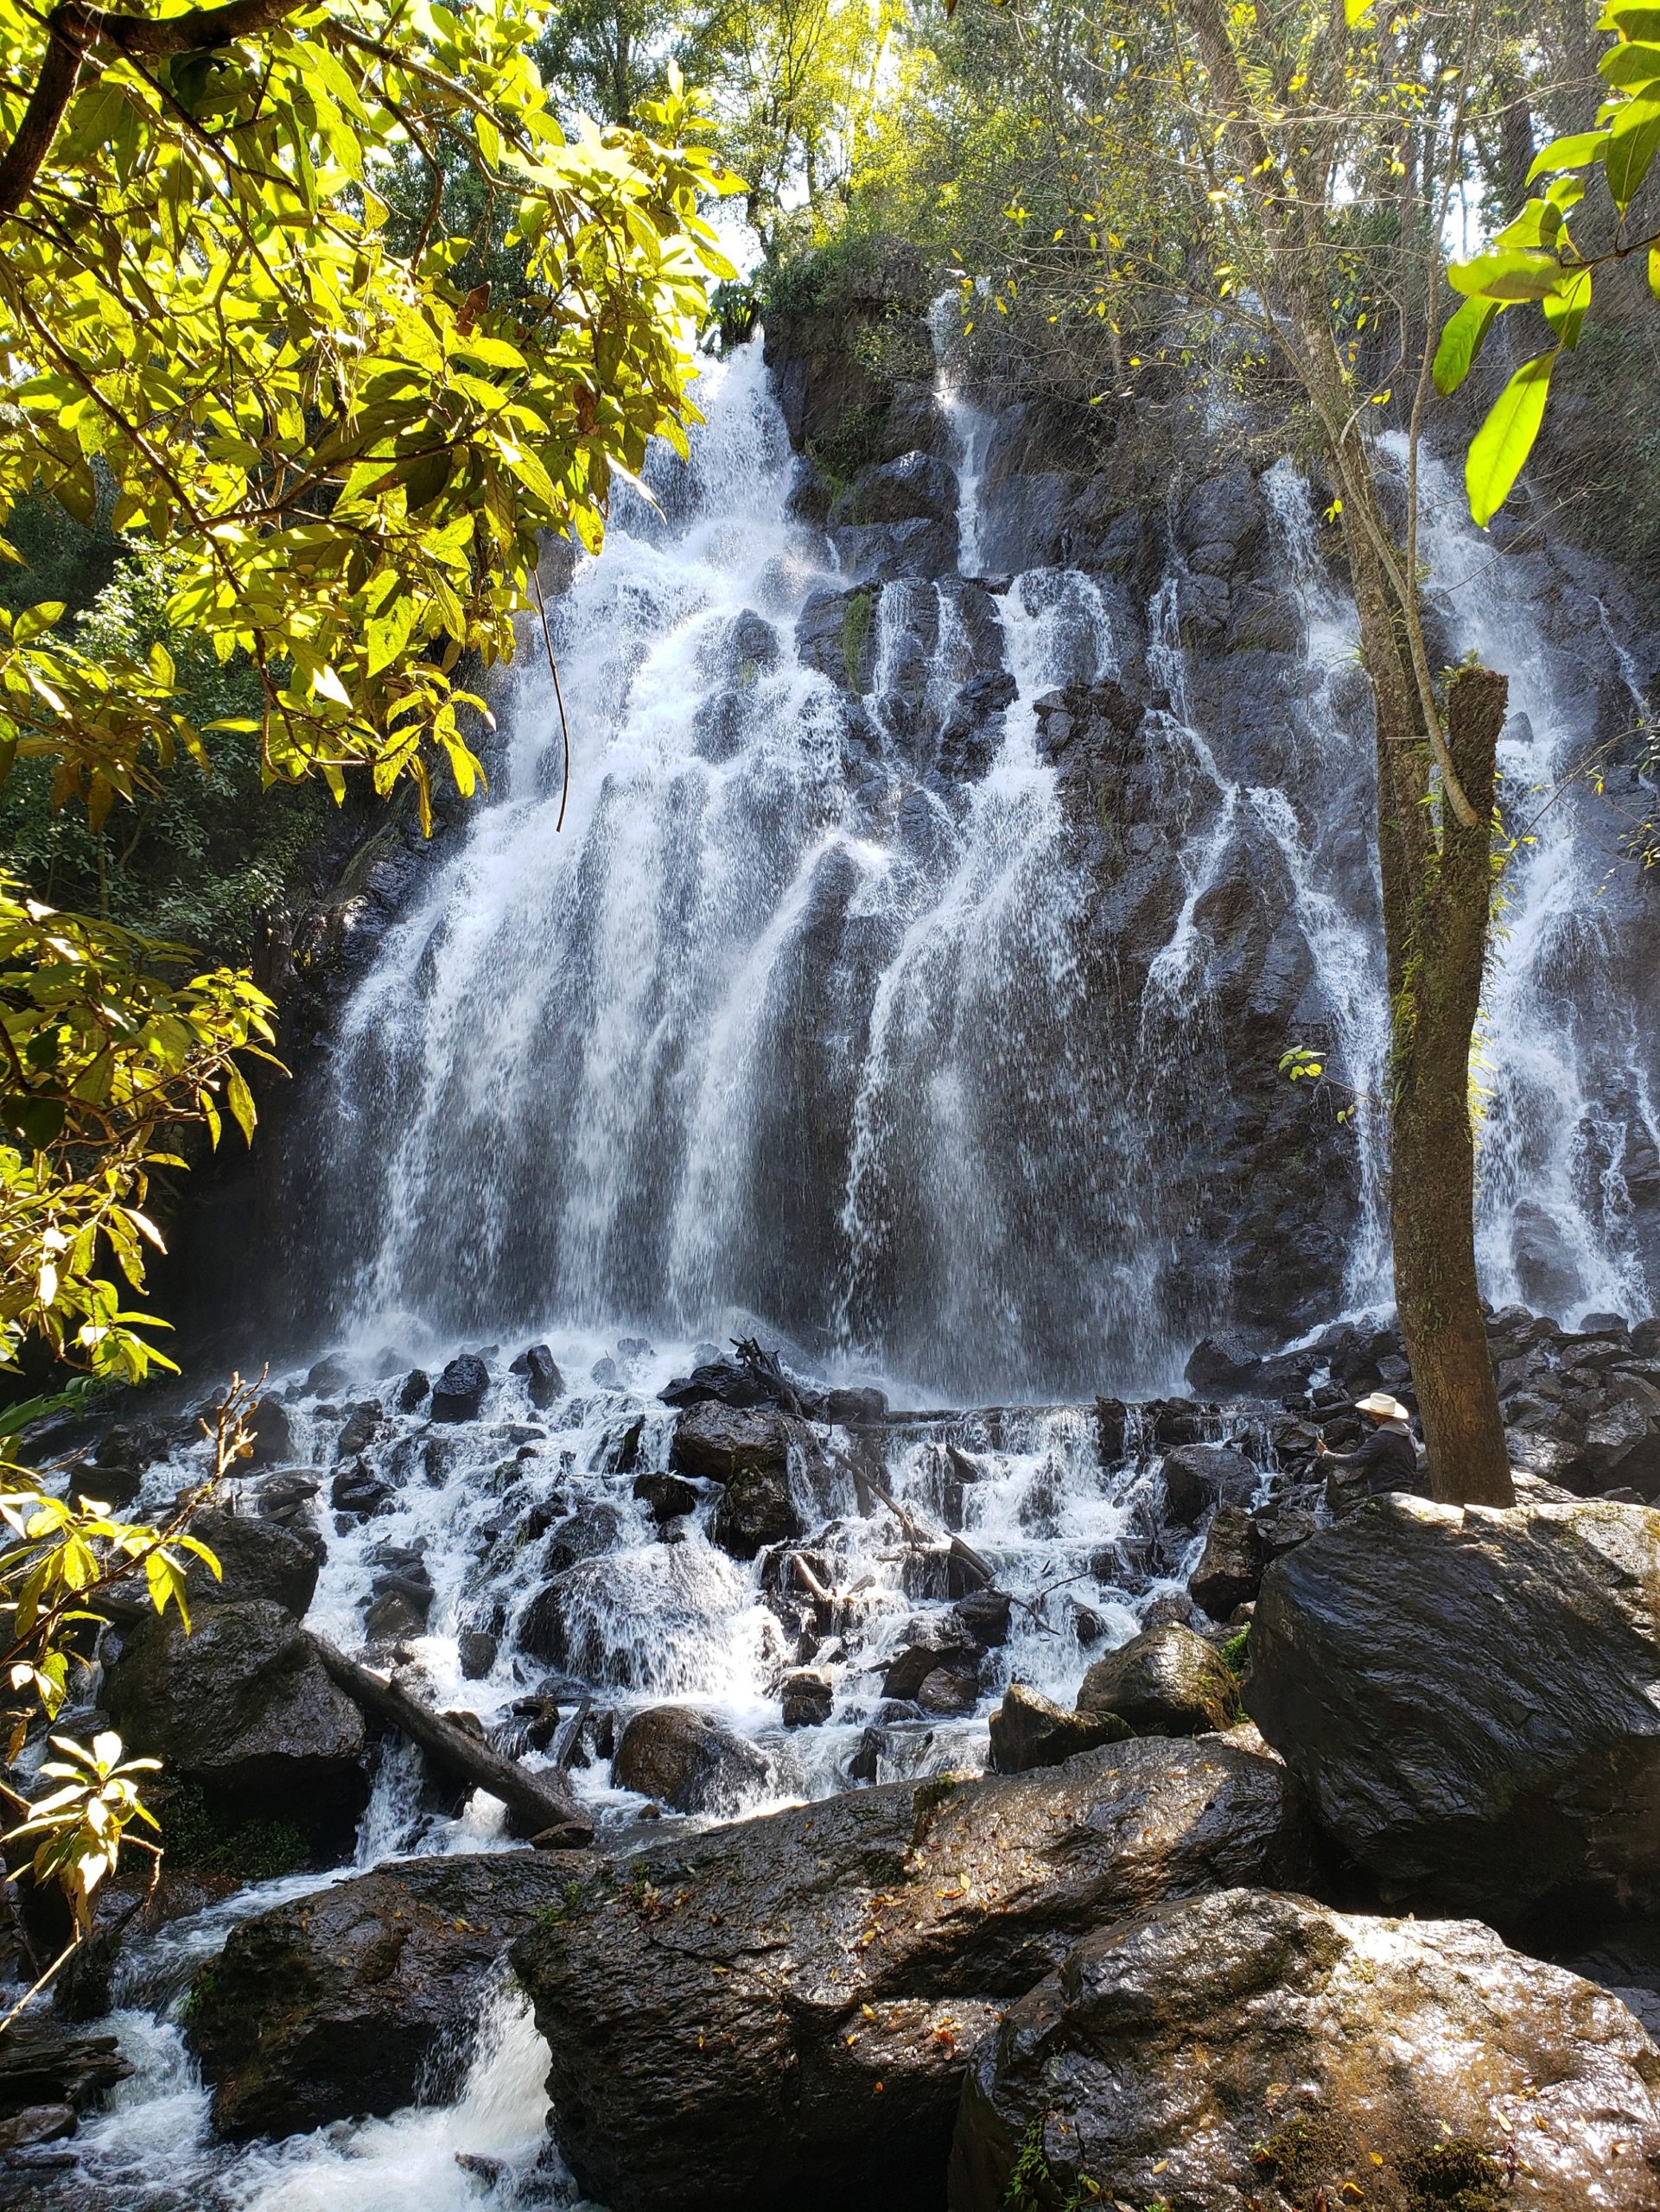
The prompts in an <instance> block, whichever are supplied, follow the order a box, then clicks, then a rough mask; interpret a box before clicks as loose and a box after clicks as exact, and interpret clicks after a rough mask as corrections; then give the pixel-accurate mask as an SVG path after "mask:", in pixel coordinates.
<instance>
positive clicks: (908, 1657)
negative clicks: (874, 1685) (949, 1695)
mask: <svg viewBox="0 0 1660 2212" xmlns="http://www.w3.org/2000/svg"><path fill="white" fill-rule="evenodd" d="M983 1650H984V1646H983V1644H982V1643H981V1642H980V1640H979V1638H978V1637H976V1636H974V1635H973V1634H971V1633H970V1631H969V1630H966V1629H965V1628H964V1625H963V1623H962V1622H961V1620H959V1619H958V1618H957V1614H956V1612H955V1611H952V1612H950V1613H930V1614H925V1615H924V1616H922V1617H921V1618H919V1619H916V1620H913V1622H912V1623H911V1624H910V1625H909V1626H908V1627H907V1628H906V1631H905V1635H904V1638H903V1640H902V1642H901V1643H900V1648H899V1649H898V1650H897V1651H896V1652H895V1653H894V1656H893V1657H892V1658H891V1659H890V1660H889V1661H888V1662H887V1666H886V1667H885V1669H883V1672H882V1695H883V1696H884V1697H905V1698H913V1697H915V1696H916V1694H917V1693H918V1691H919V1690H920V1689H921V1688H922V1685H923V1683H924V1682H925V1681H926V1680H927V1679H928V1677H929V1675H932V1674H935V1673H938V1672H940V1671H942V1670H943V1671H944V1672H945V1673H947V1674H952V1675H958V1676H959V1677H961V1678H962V1679H964V1681H967V1682H969V1683H970V1685H971V1686H972V1687H973V1688H976V1689H977V1688H978V1686H979V1681H980V1661H981V1657H982V1656H983Z"/></svg>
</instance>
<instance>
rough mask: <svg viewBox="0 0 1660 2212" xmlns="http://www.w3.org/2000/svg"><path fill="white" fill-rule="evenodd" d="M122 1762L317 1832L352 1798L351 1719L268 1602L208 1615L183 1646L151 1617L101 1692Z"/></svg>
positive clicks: (302, 1642) (356, 1752) (357, 1724)
mask: <svg viewBox="0 0 1660 2212" xmlns="http://www.w3.org/2000/svg"><path fill="white" fill-rule="evenodd" d="M104 1701H105V1705H106V1706H107V1707H108V1708H109V1713H110V1717H111V1719H112V1720H113V1722H114V1723H115V1726H117V1727H118V1729H119V1730H120V1731H121V1733H122V1735H123V1737H124V1738H125V1739H126V1742H127V1745H128V1747H129V1749H130V1750H131V1751H137V1752H142V1753H143V1754H145V1755H146V1756H148V1757H150V1758H159V1759H162V1760H163V1761H165V1763H166V1764H167V1766H168V1768H169V1771H170V1772H171V1773H172V1774H173V1775H175V1776H176V1777H180V1778H181V1779H183V1780H185V1781H191V1782H199V1783H202V1784H203V1785H204V1786H207V1787H210V1788H212V1789H215V1790H218V1791H220V1792H231V1793H232V1794H234V1795H235V1796H238V1797H239V1798H244V1799H248V1800H252V1801H255V1802H258V1803H259V1804H262V1805H269V1806H270V1807H271V1808H273V1809H275V1810H277V1811H279V1812H280V1813H281V1814H282V1815H283V1818H284V1819H296V1820H297V1819H304V1820H306V1821H311V1820H313V1818H314V1817H315V1820H316V1821H319V1822H323V1821H327V1820H328V1819H329V1818H330V1817H332V1816H333V1815H336V1814H338V1813H339V1812H340V1810H341V1809H342V1808H351V1807H354V1806H355V1805H357V1804H358V1803H359V1802H361V1800H362V1796H363V1777H362V1774H361V1772H360V1766H359V1763H360V1761H361V1759H362V1756H363V1750H364V1729H363V1716H362V1714H361V1713H359V1711H358V1708H357V1707H356V1706H355V1705H353V1702H352V1700H350V1699H349V1698H348V1697H347V1695H346V1694H345V1693H344V1692H343V1691H341V1690H340V1689H337V1688H335V1686H334V1683H333V1682H332V1681H330V1679H329V1677H328V1674H327V1673H326V1672H325V1670H324V1669H323V1665H322V1662H321V1660H320V1659H319V1658H318V1657H317V1656H316V1653H315V1649H314V1647H313V1645H312V1643H311V1642H310V1639H309V1638H308V1637H307V1636H306V1634H305V1632H304V1631H303V1630H302V1628H301V1627H300V1625H299V1624H298V1622H297V1621H296V1619H295V1618H294V1616H293V1614H292V1613H290V1612H289V1611H287V1610H286V1609H285V1608H284V1607H283V1606H282V1605H276V1604H274V1603H273V1602H272V1601H271V1600H270V1599H263V1598H262V1599H244V1600H242V1601H240V1602H239V1603H236V1604H232V1605H210V1606H207V1608H205V1610H204V1611H202V1612H201V1614H200V1616H199V1618H197V1619H196V1622H195V1626H194V1630H193V1631H192V1632H191V1633H189V1634H187V1633H186V1631H185V1629H184V1626H183V1624H182V1623H181V1621H180V1620H179V1619H178V1618H177V1617H176V1615H175V1614H173V1613H171V1612H169V1613H168V1614H167V1615H166V1616H165V1617H162V1616H156V1617H153V1618H150V1619H149V1620H147V1621H145V1622H144V1623H143V1625H142V1626H140V1627H139V1628H137V1629H136V1630H134V1631H133V1633H132V1634H131V1635H130V1637H128V1638H127V1640H126V1643H125V1645H124V1649H123V1650H122V1654H121V1657H120V1659H119V1660H118V1662H117V1663H116V1665H115V1666H114V1667H113V1668H111V1670H110V1672H109V1674H108V1675H107V1676H106V1678H105V1686H104Z"/></svg>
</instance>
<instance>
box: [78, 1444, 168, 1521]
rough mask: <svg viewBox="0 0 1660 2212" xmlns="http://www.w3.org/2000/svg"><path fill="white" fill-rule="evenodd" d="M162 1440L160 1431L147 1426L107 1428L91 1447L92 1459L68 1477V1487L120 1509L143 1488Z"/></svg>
mask: <svg viewBox="0 0 1660 2212" xmlns="http://www.w3.org/2000/svg"><path fill="white" fill-rule="evenodd" d="M162 1443H163V1439H162V1432H161V1430H160V1429H158V1428H154V1427H149V1426H148V1425H145V1426H143V1427H131V1428H127V1427H117V1428H111V1429H109V1430H108V1431H106V1432H105V1434H104V1435H103V1436H101V1437H99V1440H98V1442H97V1444H96V1445H94V1446H93V1447H92V1459H91V1460H90V1461H89V1462H88V1463H87V1464H86V1466H85V1467H84V1468H81V1469H80V1470H78V1471H76V1473H75V1474H74V1475H73V1477H72V1478H71V1481H70V1488H71V1489H72V1490H74V1491H81V1492H83V1493H84V1494H85V1495H86V1496H87V1497H96V1498H100V1499H102V1500H103V1502H104V1503H105V1505H111V1506H113V1507H115V1509H116V1510H117V1511H118V1512H120V1511H123V1510H125V1508H126V1507H128V1506H130V1504H131V1503H133V1501H134V1499H135V1498H136V1497H137V1495H138V1493H139V1491H141V1490H142V1489H143V1484H144V1476H145V1473H146V1472H147V1471H148V1470H149V1466H150V1465H151V1463H152V1462H153V1461H154V1460H155V1459H157V1458H158V1457H159V1456H160V1453H161V1451H162Z"/></svg>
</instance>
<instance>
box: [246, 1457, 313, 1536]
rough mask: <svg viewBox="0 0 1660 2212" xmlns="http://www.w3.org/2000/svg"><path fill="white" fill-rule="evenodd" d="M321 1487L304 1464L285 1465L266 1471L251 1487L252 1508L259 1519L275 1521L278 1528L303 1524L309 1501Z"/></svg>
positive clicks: (304, 1523)
mask: <svg viewBox="0 0 1660 2212" xmlns="http://www.w3.org/2000/svg"><path fill="white" fill-rule="evenodd" d="M321 1488H322V1484H321V1483H320V1482H319V1481H318V1480H317V1478H316V1477H315V1475H312V1474H308V1473H307V1472H306V1470H305V1469H304V1468H303V1467H284V1468H283V1469H282V1470H281V1471H280V1472H279V1473H277V1474H274V1475H267V1476H266V1478H265V1479H264V1482H262V1483H261V1484H259V1486H258V1489H257V1490H256V1491H254V1500H253V1502H254V1510H255V1512H256V1513H258V1516H259V1518H260V1519H261V1520H262V1521H269V1522H275V1523H276V1524H277V1527H278V1528H305V1527H306V1526H308V1522H309V1519H310V1510H309V1509H310V1505H311V1501H312V1499H313V1498H314V1497H316V1495H317V1494H318V1492H319V1491H321Z"/></svg>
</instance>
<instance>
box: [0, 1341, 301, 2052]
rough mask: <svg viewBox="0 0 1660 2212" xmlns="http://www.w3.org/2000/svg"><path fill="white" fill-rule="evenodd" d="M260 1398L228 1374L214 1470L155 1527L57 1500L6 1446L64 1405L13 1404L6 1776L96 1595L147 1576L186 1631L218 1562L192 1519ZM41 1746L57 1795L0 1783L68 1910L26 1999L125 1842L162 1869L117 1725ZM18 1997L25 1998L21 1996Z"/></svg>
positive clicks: (7, 1429)
mask: <svg viewBox="0 0 1660 2212" xmlns="http://www.w3.org/2000/svg"><path fill="white" fill-rule="evenodd" d="M257 1398H258V1391H257V1390H256V1389H251V1388H249V1387H248V1386H247V1385H245V1384H244V1383H242V1382H241V1381H240V1380H239V1378H237V1377H235V1376H233V1377H232V1382H231V1387H230V1389H229V1390H228V1391H227V1392H226V1396H225V1398H224V1400H223V1401H222V1402H221V1403H220V1404H219V1406H218V1407H217V1408H215V1410H214V1416H213V1425H212V1427H209V1425H208V1423H207V1422H206V1421H204V1422H203V1423H202V1427H203V1431H204V1433H206V1434H207V1435H209V1436H211V1437H212V1438H213V1472H212V1473H211V1474H210V1475H209V1477H208V1478H207V1480H206V1481H205V1482H203V1483H201V1484H198V1485H197V1486H196V1487H195V1488H194V1490H191V1491H187V1492H186V1494H185V1495H184V1496H183V1497H181V1498H178V1499H175V1502H174V1505H173V1509H172V1511H171V1513H170V1514H169V1518H168V1520H167V1522H166V1523H165V1524H164V1525H163V1526H162V1527H161V1528H159V1529H156V1528H150V1527H148V1526H145V1525H143V1524H142V1523H137V1522H124V1521H118V1520H116V1519H114V1518H113V1517H112V1516H111V1513H110V1510H109V1508H108V1507H107V1506H106V1505H105V1504H103V1503H100V1502H99V1500H97V1499H95V1498H88V1497H80V1496H66V1497H54V1496H53V1495H52V1494H51V1493H50V1492H48V1491H47V1490H46V1489H45V1488H43V1486H42V1485H41V1480H40V1478H39V1477H38V1476H36V1475H35V1474H33V1473H31V1472H30V1471H29V1470H28V1469H27V1468H24V1467H22V1466H19V1465H17V1464H16V1462H15V1461H14V1460H13V1459H12V1458H11V1456H10V1451H11V1446H12V1445H13V1443H14V1441H15V1440H16V1438H17V1437H18V1436H19V1435H21V1434H22V1432H23V1430H24V1429H25V1428H26V1427H28V1426H29V1424H30V1423H31V1422H32V1421H35V1420H36V1419H38V1418H39V1417H40V1416H41V1414H42V1413H44V1412H47V1411H49V1410H51V1409H52V1408H53V1406H54V1404H60V1403H61V1402H62V1401H61V1400H58V1401H40V1400H36V1401H33V1402H29V1403H28V1404H26V1405H21V1406H17V1407H14V1408H12V1409H11V1410H10V1412H9V1413H8V1414H6V1415H5V1416H4V1427H3V1431H0V1446H3V1449H4V1457H3V1458H0V1481H3V1483H4V1484H5V1487H4V1489H3V1491H0V1518H3V1520H4V1522H5V1523H6V1525H7V1527H8V1528H9V1529H10V1531H11V1534H12V1535H13V1537H14V1538H15V1540H16V1541H14V1542H13V1543H12V1544H11V1546H10V1548H9V1549H7V1550H6V1551H5V1552H3V1553H0V1613H3V1614H4V1616H5V1617H6V1618H7V1620H8V1621H9V1624H10V1627H9V1634H10V1643H9V1646H8V1648H7V1649H5V1650H4V1651H3V1653H0V1668H3V1669H4V1673H5V1680H6V1684H7V1688H9V1690H10V1698H11V1702H10V1704H9V1706H8V1707H7V1708H6V1709H5V1711H4V1713H3V1719H4V1720H5V1724H6V1726H7V1728H8V1730H9V1732H10V1737H9V1741H8V1744H7V1747H6V1753H5V1758H6V1764H7V1765H8V1767H9V1768H10V1769H12V1770H14V1771H15V1770H16V1763H17V1760H18V1758H19V1756H20V1754H21V1753H22V1751H23V1749H24V1746H25V1745H26V1744H27V1742H28V1740H29V1735H30V1732H31V1730H32V1728H33V1727H34V1726H35V1725H36V1724H37V1722H38V1721H40V1720H41V1719H44V1720H45V1721H46V1722H47V1723H48V1725H49V1724H50V1723H51V1722H52V1721H53V1720H54V1719H56V1717H57V1715H58V1713H60V1710H61V1709H62V1707H63V1706H64V1704H65V1702H66V1700H67V1697H68V1694H69V1683H70V1669H71V1667H72V1666H73V1664H75V1663H76V1661H77V1657H78V1654H77V1650H76V1641H77V1637H78V1636H79V1634H80V1631H81V1630H82V1629H83V1628H84V1627H90V1628H92V1630H94V1631H96V1630H97V1628H98V1627H99V1626H100V1625H101V1624H102V1618H103V1617H102V1615H101V1614H100V1612H99V1611H98V1601H99V1598H100V1597H101V1596H102V1595H103V1594H104V1593H105V1592H108V1591H109V1590H110V1589H111V1586H114V1585H117V1584H124V1585H129V1586H130V1585H131V1584H133V1583H134V1582H135V1581H136V1580H137V1578H138V1577H140V1576H142V1578H143V1588H144V1591H145V1592H146V1594H147V1596H148V1598H149V1603H150V1604H151V1605H153V1606H154V1607H155V1609H156V1611H157V1612H158V1613H165V1612H166V1611H167V1609H168V1607H169V1605H172V1606H175V1608H176V1609H177V1611H178V1613H179V1617H180V1618H181V1620H182V1621H183V1622H184V1624H185V1626H186V1627H187V1628H188V1626H189V1624H190V1617H189V1613H188V1610H187V1608H186V1604H185V1581H186V1577H187V1575H188V1573H189V1567H190V1562H191V1560H200V1561H201V1562H202V1563H203V1564H204V1565H205V1566H206V1567H207V1568H208V1570H209V1571H210V1573H213V1575H214V1576H215V1577H216V1578H217V1576H218V1574H219V1561H218V1560H216V1559H215V1558H214V1556H213V1553H212V1552H211V1551H210V1550H209V1549H208V1548H207V1545H206V1544H204V1543H203V1542H202V1541H200V1538H199V1537H195V1536H192V1535H189V1534H188V1529H187V1524H188V1522H189V1520H190V1518H191V1516H192V1515H193V1514H194V1513H195V1512H196V1510H198V1508H199V1507H200V1505H201V1504H202V1503H204V1502H205V1501H206V1500H207V1498H208V1497H210V1496H211V1495H212V1494H213V1490H214V1488H215V1487H216V1485H217V1484H219V1482H221V1481H222V1480H223V1479H224V1478H225V1476H226V1474H227V1473H228V1472H229V1471H230V1470H231V1468H232V1466H233V1465H235V1464H236V1463H237V1461H238V1460H239V1459H246V1458H247V1457H248V1455H249V1454H250V1452H251V1451H252V1449H253V1433H252V1431H251V1428H250V1427H249V1426H248V1418H247V1417H248V1415H249V1414H250V1413H251V1410H252V1408H253V1406H254V1404H255V1402H256V1401H257ZM50 1742H51V1745H52V1747H53V1748H54V1750H55V1751H58V1752H59V1754H60V1757H58V1758H55V1759H48V1760H47V1761H45V1762H43V1763H42V1764H41V1767H40V1769H39V1772H40V1773H41V1775H42V1776H43V1777H46V1778H47V1779H48V1780H49V1781H51V1782H54V1783H56V1784H57V1787H56V1788H55V1789H49V1790H48V1791H46V1792H44V1793H43V1794H42V1795H41V1796H37V1797H33V1798H31V1797H29V1796H26V1795H24V1794H23V1793H22V1791H20V1790H17V1789H13V1788H11V1787H10V1785H9V1784H6V1783H0V1797H3V1799H4V1800H5V1801H6V1802H7V1803H8V1804H9V1805H10V1806H11V1807H12V1808H13V1809H14V1810H15V1811H16V1812H18V1813H20V1814H21V1815H22V1819H21V1820H19V1821H17V1822H16V1825H15V1826H14V1827H12V1828H11V1829H10V1831H9V1832H8V1833H7V1834H5V1835H4V1836H3V1837H0V1843H4V1844H12V1843H22V1842H29V1843H31V1844H32V1845H33V1847H34V1849H33V1856H32V1858H31V1859H30V1862H29V1863H30V1870H31V1872H32V1873H33V1875H34V1878H35V1880H36V1881H37V1882H53V1883H55V1884H56V1885H57V1886H58V1887H59V1888H60V1890H61V1891H62V1892H63V1894H64V1896H65V1897H67V1900H68V1902H69V1905H70V1908H71V1911H72V1915H73V1921H72V1927H71V1933H70V1938H69V1942H68V1943H67V1946H66V1947H65V1948H64V1950H63V1951H62V1953H61V1954H60V1955H59V1957H58V1958H57V1959H56V1960H54V1961H53V1963H52V1965H51V1966H50V1967H48V1970H47V1972H46V1974H43V1975H42V1976H41V1980H40V1981H39V1982H37V1983H36V1985H35V1989H34V1990H31V1991H30V1992H29V1996H33V1995H35V1993H36V1991H38V1990H39V1989H40V1988H41V1987H43V1986H44V1985H45V1983H46V1982H47V1981H48V1980H50V1979H51V1977H52V1975H53V1974H55V1973H56V1972H57V1971H58V1969H59V1967H61V1966H62V1964H63V1963H64V1961H65V1960H66V1959H67V1958H68V1956H69V1955H70V1954H71V1952H73V1949H74V1948H75V1946H76V1945H77V1944H78V1943H79V1942H81V1940H82V1939H83V1938H84V1936H86V1934H87V1932H88V1930H89V1929H90V1928H91V1925H92V1907H93V1903H94V1899H95V1897H96V1894H97V1891H98V1890H99V1887H100V1886H101V1885H102V1884H103V1883H104V1882H105V1879H106V1878H108V1877H109V1876H110V1875H111V1874H112V1873H113V1872H115V1871H116V1869H117V1867H118V1865H119V1862H120V1854H121V1850H122V1847H123V1845H124V1844H130V1845H132V1846H134V1847H137V1849H139V1850H141V1851H143V1852H146V1853H149V1857H150V1860H151V1865H152V1869H153V1870H154V1869H157V1868H159V1866H160V1852H159V1849H158V1847H156V1845H155V1844H152V1843H150V1842H149V1841H148V1840H146V1839H144V1838H143V1837H142V1836H138V1835H129V1834H128V1831H129V1829H130V1828H131V1827H133V1826H134V1825H135V1823H143V1825H144V1826H147V1827H151V1828H154V1827H156V1820H155V1817H154V1815H152V1814H151V1813H150V1812H149V1808H147V1807H146V1806H145V1804H144V1802H143V1797H142V1796H141V1794H140V1789H141V1783H140V1781H139V1777H141V1776H143V1775H144V1774H146V1773H149V1772H151V1771H154V1770H155V1769H156V1764H157V1763H156V1761H155V1760H154V1759H129V1758H127V1757H126V1756H125V1751H124V1745H123V1744H122V1741H121V1738H120V1737H119V1736H118V1735H117V1734H116V1733H115V1732H113V1731H112V1730H107V1729H106V1730H105V1731H104V1732H101V1733H100V1734H99V1735H98V1736H96V1737H95V1738H93V1740H92V1745H90V1746H86V1745H81V1744H79V1743H77V1742H75V1741H74V1740H73V1738H70V1737H67V1736H58V1735H54V1736H52V1737H51V1738H50ZM153 1878H154V1877H153V1873H152V1879H153ZM22 2001H23V2002H24V2003H27V2002H28V1998H25V1999H23V2000H22ZM21 2009H22V2005H19V2006H17V2007H16V2008H14V2011H13V2012H12V2013H10V2014H8V2016H7V2018H6V2019H5V2020H4V2021H0V2027H4V2026H6V2025H9V2024H10V2020H11V2019H12V2018H15V2017H16V2012H17V2011H21Z"/></svg>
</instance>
